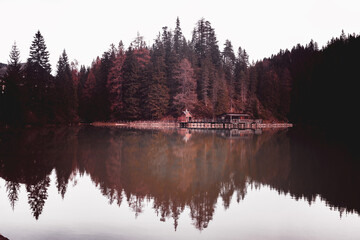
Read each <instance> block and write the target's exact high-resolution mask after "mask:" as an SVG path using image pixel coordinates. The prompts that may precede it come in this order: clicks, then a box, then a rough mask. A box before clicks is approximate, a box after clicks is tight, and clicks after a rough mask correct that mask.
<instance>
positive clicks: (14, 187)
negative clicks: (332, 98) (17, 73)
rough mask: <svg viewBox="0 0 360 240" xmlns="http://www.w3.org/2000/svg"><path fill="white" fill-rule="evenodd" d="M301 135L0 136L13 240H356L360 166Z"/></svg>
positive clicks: (328, 142)
mask: <svg viewBox="0 0 360 240" xmlns="http://www.w3.org/2000/svg"><path fill="white" fill-rule="evenodd" d="M344 142H346V141H342V139H335V138H333V139H330V138H329V135H324V134H320V133H315V132H314V131H312V130H309V129H296V128H294V129H289V130H280V131H264V132H257V133H256V134H255V133H254V132H252V131H244V132H188V131H180V130H167V131H157V130H130V129H119V128H101V127H98V128H95V127H82V128H39V129H26V130H18V131H15V130H13V131H2V132H1V134H0V234H1V235H3V236H5V237H7V238H9V239H10V240H13V239H145V238H146V239H185V238H187V239H360V217H359V213H360V192H359V186H360V164H359V159H357V157H355V156H354V155H355V153H356V152H357V151H354V149H349V147H348V146H347V144H344Z"/></svg>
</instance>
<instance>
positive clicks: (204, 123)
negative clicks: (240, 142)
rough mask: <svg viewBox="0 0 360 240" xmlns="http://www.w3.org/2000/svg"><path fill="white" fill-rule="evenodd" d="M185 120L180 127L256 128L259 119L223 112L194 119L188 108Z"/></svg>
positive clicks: (259, 121)
mask: <svg viewBox="0 0 360 240" xmlns="http://www.w3.org/2000/svg"><path fill="white" fill-rule="evenodd" d="M184 114H185V116H186V120H185V121H184V122H181V123H180V127H182V128H189V129H199V128H202V129H256V128H257V124H261V123H262V120H261V119H252V118H251V116H250V115H249V114H246V113H224V114H221V115H219V116H217V118H216V119H194V118H193V117H192V115H191V113H190V112H189V111H188V110H185V111H184Z"/></svg>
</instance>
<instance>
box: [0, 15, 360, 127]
mask: <svg viewBox="0 0 360 240" xmlns="http://www.w3.org/2000/svg"><path fill="white" fill-rule="evenodd" d="M264 44H266V40H265V39H264ZM359 54H360V36H359V35H356V34H352V35H345V34H344V32H343V33H342V34H341V35H340V37H338V38H333V39H331V40H330V41H329V42H328V44H327V45H326V46H324V47H323V48H321V49H319V47H318V45H317V43H316V42H314V41H313V40H311V41H310V42H309V43H308V44H307V45H306V46H302V45H297V46H295V47H293V48H292V49H291V50H288V49H286V50H280V52H279V53H277V54H276V55H273V56H271V57H269V58H264V59H263V60H261V61H258V62H256V63H249V55H248V54H247V52H246V50H245V49H243V48H241V47H239V48H238V49H233V45H232V43H231V41H230V40H227V41H226V42H225V44H224V45H223V46H219V43H218V41H217V38H216V33H215V29H214V28H213V27H212V26H211V24H210V22H209V21H206V20H205V19H200V20H199V21H198V22H197V23H196V25H195V28H194V30H193V34H192V38H191V40H187V39H185V37H184V35H183V33H182V30H181V24H180V20H179V19H177V20H176V25H175V28H174V30H171V29H170V28H168V27H163V28H162V30H161V31H160V32H159V34H158V36H157V38H156V39H155V40H154V43H153V44H152V46H148V45H147V44H146V43H145V41H144V40H143V37H142V36H140V35H138V36H137V37H136V38H135V40H134V41H133V42H132V43H131V44H130V46H129V47H128V48H125V46H124V45H123V43H122V41H120V43H119V44H118V45H114V44H112V45H111V46H110V48H109V49H108V50H107V51H105V52H104V53H103V55H102V56H101V57H97V58H96V59H95V60H94V61H93V63H92V65H91V66H90V67H86V66H78V64H77V63H76V61H75V62H69V59H68V56H67V53H66V51H65V50H64V51H63V53H62V55H61V56H60V57H59V60H58V63H57V66H56V74H55V76H53V75H52V74H51V71H52V67H51V65H50V63H49V52H48V51H47V48H46V43H45V39H44V37H43V36H42V34H41V33H40V31H38V32H37V33H36V34H35V36H34V39H33V42H32V44H31V46H30V54H29V57H28V59H27V61H26V62H25V63H21V62H20V52H19V50H18V48H17V46H16V44H14V45H13V47H12V49H11V50H10V56H9V61H8V64H7V65H5V64H0V90H1V92H0V93H1V94H0V125H27V124H31V125H44V124H70V123H78V122H94V121H131V120H140V119H141V120H163V119H166V120H175V119H177V118H178V117H179V116H181V114H182V111H183V110H184V109H189V110H190V111H191V112H192V113H193V115H194V116H195V117H201V118H215V117H216V116H217V115H219V114H222V113H224V112H246V113H249V114H250V115H252V116H253V117H254V118H262V119H264V120H267V121H291V122H293V123H302V124H311V125H317V124H320V123H321V124H324V123H327V124H331V123H333V122H334V121H338V120H339V118H344V119H345V120H344V121H347V120H351V119H352V118H353V117H355V114H356V112H355V111H354V110H355V107H354V104H355V103H356V102H358V98H357V94H356V92H357V89H356V83H357V81H359V80H360V75H359V66H360V60H359V57H358V56H359Z"/></svg>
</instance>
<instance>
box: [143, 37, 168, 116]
mask: <svg viewBox="0 0 360 240" xmlns="http://www.w3.org/2000/svg"><path fill="white" fill-rule="evenodd" d="M148 71H149V74H148V76H149V78H148V82H147V83H146V84H145V85H147V87H146V91H145V96H146V100H145V110H146V111H145V112H146V113H147V117H148V118H150V119H160V118H162V117H164V116H165V115H166V113H167V111H168V107H169V89H168V87H167V84H166V82H167V81H166V65H165V49H164V48H163V45H162V43H161V42H160V41H157V42H156V43H155V44H154V47H153V51H152V57H151V64H150V65H149V68H148Z"/></svg>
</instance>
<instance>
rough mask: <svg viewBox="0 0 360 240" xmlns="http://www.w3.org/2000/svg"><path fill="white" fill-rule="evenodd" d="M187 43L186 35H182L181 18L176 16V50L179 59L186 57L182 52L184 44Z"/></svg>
mask: <svg viewBox="0 0 360 240" xmlns="http://www.w3.org/2000/svg"><path fill="white" fill-rule="evenodd" d="M184 43H186V41H185V39H184V36H183V35H182V30H181V27H180V19H179V17H177V18H176V27H175V30H174V52H175V54H176V56H177V59H178V60H181V59H182V58H183V57H184V53H183V52H182V48H183V44H184Z"/></svg>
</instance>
